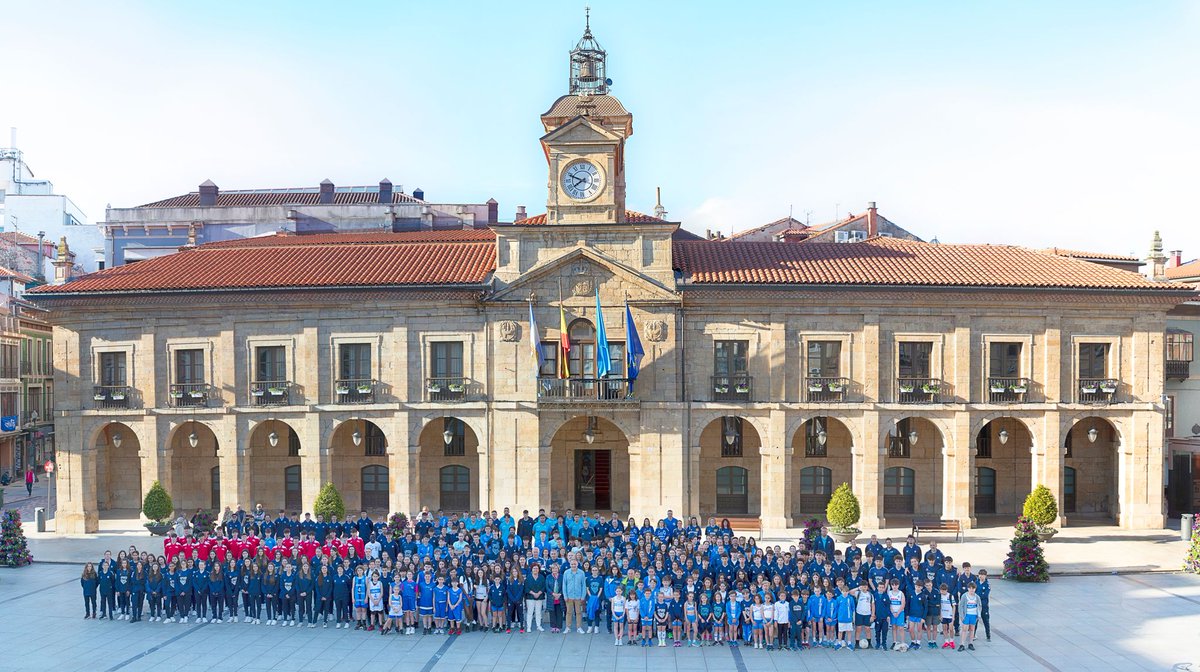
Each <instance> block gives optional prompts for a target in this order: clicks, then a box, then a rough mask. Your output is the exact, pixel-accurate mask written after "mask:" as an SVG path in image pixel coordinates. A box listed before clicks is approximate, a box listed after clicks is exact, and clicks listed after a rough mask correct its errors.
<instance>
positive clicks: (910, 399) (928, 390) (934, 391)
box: [896, 377, 949, 404]
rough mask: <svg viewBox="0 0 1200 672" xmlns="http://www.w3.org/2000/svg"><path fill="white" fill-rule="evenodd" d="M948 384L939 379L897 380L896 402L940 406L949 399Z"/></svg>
mask: <svg viewBox="0 0 1200 672" xmlns="http://www.w3.org/2000/svg"><path fill="white" fill-rule="evenodd" d="M946 387H947V386H946V382H945V381H943V380H938V379H937V378H908V377H904V378H897V379H896V392H897V394H896V401H897V402H898V403H901V404H940V403H942V400H943V399H946V398H949V394H948V390H947V389H946Z"/></svg>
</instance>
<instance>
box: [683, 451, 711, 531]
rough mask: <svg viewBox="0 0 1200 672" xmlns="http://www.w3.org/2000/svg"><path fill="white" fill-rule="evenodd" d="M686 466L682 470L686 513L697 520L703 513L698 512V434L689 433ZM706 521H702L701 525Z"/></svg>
mask: <svg viewBox="0 0 1200 672" xmlns="http://www.w3.org/2000/svg"><path fill="white" fill-rule="evenodd" d="M685 459H686V460H687V465H686V466H685V468H684V478H686V479H687V486H688V487H687V511H688V515H690V516H696V517H697V518H699V517H700V516H701V515H702V514H703V513H704V512H703V511H701V510H700V432H691V441H690V445H689V446H688V450H687V455H686V456H685ZM706 522H707V521H706V520H702V521H701V524H702V525H703V524H705V523H706Z"/></svg>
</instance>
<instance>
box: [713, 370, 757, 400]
mask: <svg viewBox="0 0 1200 672" xmlns="http://www.w3.org/2000/svg"><path fill="white" fill-rule="evenodd" d="M753 383H754V379H753V378H751V377H750V375H749V374H745V373H734V374H731V375H728V376H713V377H712V390H713V397H712V399H713V401H750V394H751V392H752V391H753Z"/></svg>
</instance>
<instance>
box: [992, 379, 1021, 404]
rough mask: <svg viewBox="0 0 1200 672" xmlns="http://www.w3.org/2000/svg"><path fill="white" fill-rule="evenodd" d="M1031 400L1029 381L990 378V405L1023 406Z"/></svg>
mask: <svg viewBox="0 0 1200 672" xmlns="http://www.w3.org/2000/svg"><path fill="white" fill-rule="evenodd" d="M1028 399H1029V379H1028V378H1009V377H990V378H988V403H991V404H1023V403H1025V402H1026V401H1028Z"/></svg>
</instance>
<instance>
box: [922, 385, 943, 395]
mask: <svg viewBox="0 0 1200 672" xmlns="http://www.w3.org/2000/svg"><path fill="white" fill-rule="evenodd" d="M921 391H922V392H924V393H925V394H937V393H938V392H940V391H941V388H940V387H938V386H937V385H925V386H923V387H922V388H921Z"/></svg>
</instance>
